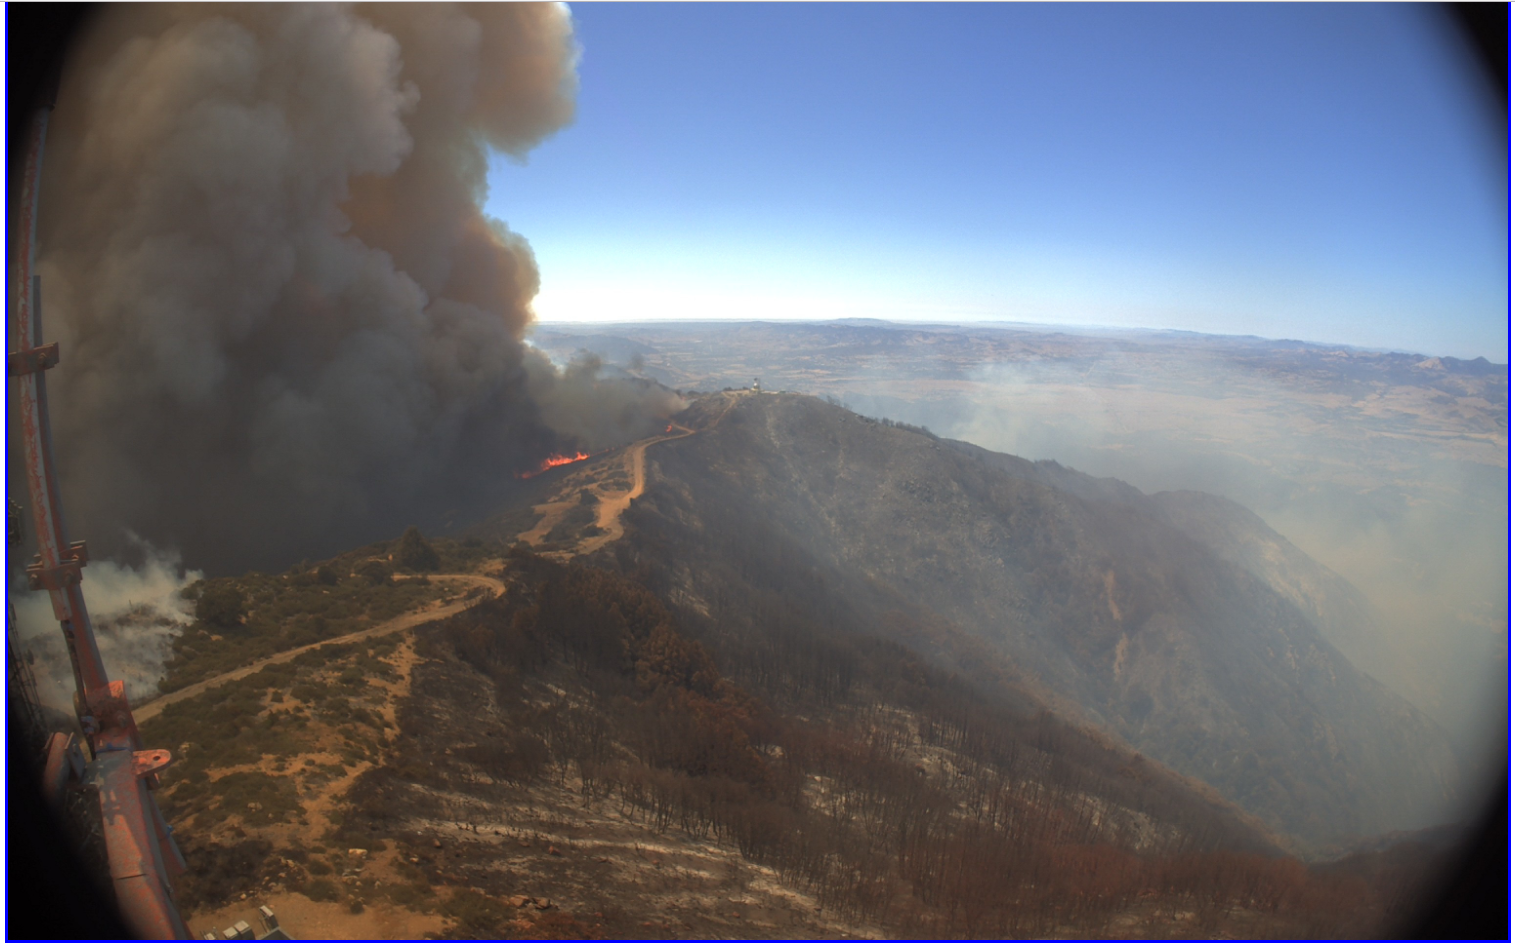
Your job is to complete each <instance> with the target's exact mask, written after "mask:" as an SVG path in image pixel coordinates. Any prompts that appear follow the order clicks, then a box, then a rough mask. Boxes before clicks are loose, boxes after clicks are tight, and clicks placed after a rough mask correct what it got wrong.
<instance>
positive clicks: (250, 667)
mask: <svg viewBox="0 0 1515 949" xmlns="http://www.w3.org/2000/svg"><path fill="white" fill-rule="evenodd" d="M396 576H399V575H398V574H397V575H396ZM429 576H430V577H431V579H433V580H467V581H471V582H473V583H475V584H477V585H480V586H484V587H486V588H488V589H489V590H491V591H492V592H493V593H494V594H495V595H496V596H498V595H499V594H501V593H503V592H505V583H504V582H503V581H501V580H499V579H497V578H495V577H486V576H483V575H481V574H472V573H433V574H429ZM478 599H479V598H477V597H469V598H466V599H459V600H456V601H454V602H452V603H447V604H444V605H439V606H431V607H427V608H425V609H421V610H417V611H415V612H413V613H406V614H405V615H403V616H396V617H395V618H394V619H391V620H385V621H384V622H382V623H379V624H377V625H375V626H370V627H368V628H367V629H360V630H356V631H355V632H351V633H343V634H342V635H340V636H333V637H332V638H330V639H323V640H321V641H320V642H315V643H307V644H306V645H304V646H297V647H296V648H294V649H286V650H284V651H283V652H280V653H275V654H274V655H272V656H268V657H267V658H264V659H259V660H257V661H256V662H251V663H248V664H247V665H245V666H241V667H240V668H237V669H233V670H232V671H230V672H223V673H221V674H220V675H218V676H211V677H210V678H209V679H205V680H203V681H200V682H196V683H195V684H194V685H187V686H185V687H184V688H182V689H178V690H176V691H173V692H170V693H168V694H167V695H160V696H158V697H157V698H155V699H153V700H152V701H151V702H146V703H144V704H142V705H140V706H138V707H137V708H134V709H132V717H133V718H135V719H136V720H137V724H139V725H140V724H141V723H143V722H145V721H147V720H148V719H151V718H153V717H154V716H156V715H157V714H158V713H159V712H161V711H163V710H164V709H165V708H167V707H168V706H170V705H172V704H173V703H175V702H179V701H182V700H184V699H188V698H193V697H194V696H196V695H200V694H201V693H203V692H205V691H207V690H209V689H215V688H219V687H220V686H223V685H225V684H226V683H228V682H234V681H236V680H237V679H240V678H242V677H243V676H249V675H252V674H253V673H254V672H257V671H258V670H259V669H262V668H263V667H264V666H267V665H270V664H272V663H276V662H287V661H289V660H290V659H293V658H294V657H296V656H298V655H300V654H301V653H303V652H308V651H310V650H312V649H316V648H319V647H321V646H327V645H330V644H332V643H352V642H357V641H359V640H362V639H370V638H372V637H374V636H383V635H385V634H386V633H394V632H398V631H400V630H402V629H410V628H412V627H415V626H420V625H421V624H422V623H429V622H431V621H432V620H439V619H445V618H446V617H448V616H451V615H453V614H454V613H461V612H462V611H463V610H465V609H467V608H468V607H470V606H472V605H473V604H474V603H476V602H478Z"/></svg>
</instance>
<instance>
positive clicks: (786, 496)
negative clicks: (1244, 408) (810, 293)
mask: <svg viewBox="0 0 1515 949" xmlns="http://www.w3.org/2000/svg"><path fill="white" fill-rule="evenodd" d="M733 403H734V404H733ZM682 421H683V422H684V424H687V425H689V426H690V427H691V428H694V429H697V430H699V431H698V432H697V434H695V435H693V436H691V437H689V438H685V439H680V440H678V441H672V442H668V443H666V444H663V445H659V446H656V447H654V448H653V449H650V450H649V451H648V452H647V456H646V460H647V465H648V468H649V488H648V491H647V494H646V495H645V496H644V497H643V498H642V499H640V500H639V501H638V502H637V504H636V505H634V506H633V508H632V510H631V512H629V514H628V517H629V518H630V521H631V523H632V524H633V525H635V528H636V531H635V532H634V536H633V537H632V543H633V544H634V543H635V542H636V535H638V534H639V535H640V536H641V537H643V538H649V537H656V538H658V541H657V547H656V552H655V553H656V557H658V558H663V559H664V560H665V561H666V563H665V564H664V567H665V569H666V570H668V571H669V573H670V575H678V576H680V577H681V578H682V580H681V581H680V582H681V583H682V584H683V587H684V590H683V594H684V595H685V596H687V597H689V598H690V599H691V600H692V601H698V602H701V603H704V604H706V605H707V606H706V609H711V608H714V609H715V610H716V612H717V613H719V607H718V606H716V607H711V606H710V604H718V603H719V601H720V600H721V598H722V596H723V591H722V590H721V589H720V588H719V586H718V584H717V579H716V575H715V574H714V573H713V572H712V571H711V569H710V566H709V565H710V563H711V562H712V561H713V560H718V559H720V558H728V559H730V558H738V559H741V560H742V561H743V562H744V563H745V564H746V566H745V567H744V570H745V571H746V574H747V575H753V574H761V573H763V572H764V571H769V572H774V573H788V574H794V573H795V572H796V571H800V572H808V574H809V575H810V576H811V577H813V590H812V594H811V595H812V596H814V597H815V598H816V602H817V604H818V605H817V606H816V609H818V610H821V611H825V610H827V609H833V610H834V609H836V608H838V607H837V606H836V604H835V601H837V600H838V598H839V597H841V598H845V597H846V596H850V597H851V598H852V600H853V601H858V600H867V599H868V598H870V597H874V598H877V597H883V598H885V599H887V598H891V597H892V598H893V599H895V600H897V601H898V602H900V603H904V604H911V605H914V606H916V607H919V608H923V609H924V610H926V611H928V612H929V613H931V614H935V615H936V616H938V617H940V618H941V619H942V620H943V621H945V626H944V629H945V630H946V631H945V632H941V633H939V634H938V636H937V639H938V640H941V641H943V642H948V643H949V646H944V647H943V649H944V650H945V651H944V652H943V653H942V655H949V654H955V655H957V656H959V657H960V658H961V657H963V656H966V655H969V654H970V653H971V652H972V650H973V649H975V648H976V649H979V650H983V651H985V652H984V654H985V655H986V656H988V657H990V659H991V661H1000V662H1002V663H1003V664H1005V665H1006V666H1007V667H1008V668H1009V669H1010V670H1011V674H1013V675H1016V676H1019V677H1021V678H1022V679H1024V680H1027V681H1028V682H1029V683H1031V685H1032V686H1033V687H1035V688H1037V689H1040V690H1042V691H1043V692H1045V693H1047V694H1050V695H1052V696H1056V697H1057V698H1059V699H1061V700H1062V701H1063V702H1065V703H1068V704H1069V705H1071V706H1072V707H1074V708H1076V709H1077V710H1079V711H1080V712H1081V713H1082V715H1083V716H1084V718H1085V719H1086V720H1087V721H1089V722H1091V723H1093V724H1095V725H1097V726H1098V727H1101V728H1103V729H1106V730H1108V731H1109V732H1112V733H1113V734H1115V735H1117V736H1119V737H1120V738H1121V739H1124V740H1125V741H1127V742H1129V743H1130V744H1131V745H1133V746H1134V747H1136V748H1137V749H1139V750H1141V751H1142V752H1143V753H1145V754H1148V755H1151V756H1152V757H1154V758H1156V759H1158V760H1160V761H1162V762H1164V763H1165V764H1167V765H1169V766H1171V767H1173V768H1175V769H1177V770H1178V771H1180V772H1182V773H1185V774H1189V775H1192V776H1194V777H1196V778H1198V779H1200V780H1202V781H1205V782H1207V783H1209V784H1210V785H1212V786H1214V787H1215V788H1217V789H1219V790H1220V791H1221V792H1222V793H1224V794H1225V795H1226V796H1227V797H1228V798H1230V799H1231V800H1233V801H1235V802H1236V803H1238V804H1240V805H1241V806H1243V807H1244V808H1246V809H1247V810H1248V811H1249V812H1251V813H1253V814H1255V815H1256V816H1258V817H1259V818H1261V819H1262V820H1263V821H1265V822H1266V823H1267V824H1268V825H1269V826H1271V827H1273V828H1275V829H1276V830H1279V831H1281V832H1283V833H1285V834H1288V835H1290V836H1292V837H1293V838H1294V839H1295V840H1296V842H1297V843H1298V844H1299V845H1300V846H1301V847H1302V848H1303V849H1309V848H1311V847H1315V846H1323V845H1327V844H1330V843H1331V842H1334V841H1340V840H1342V839H1344V838H1350V837H1354V836H1358V835H1363V834H1372V833H1381V832H1384V831H1388V830H1392V829H1402V828H1408V827H1416V826H1424V825H1427V824H1431V823H1436V822H1438V821H1439V820H1443V819H1445V817H1446V815H1447V813H1448V808H1449V807H1450V806H1452V804H1453V803H1454V801H1455V798H1456V794H1457V785H1458V781H1459V777H1458V769H1457V764H1456V761H1455V759H1454V757H1453V755H1452V753H1451V751H1450V749H1449V747H1448V744H1447V742H1446V740H1445V737H1444V736H1443V735H1442V734H1441V733H1440V732H1439V731H1438V729H1437V728H1436V727H1435V726H1434V725H1433V724H1432V723H1431V722H1430V721H1429V720H1428V719H1427V718H1426V717H1425V716H1424V715H1422V714H1421V713H1420V712H1418V711H1417V710H1416V709H1415V708H1414V707H1413V706H1412V705H1410V704H1409V703H1408V702H1406V701H1404V700H1403V699H1401V698H1400V697H1399V696H1397V695H1395V694H1394V693H1392V692H1391V691H1389V690H1388V689H1386V688H1385V687H1383V686H1382V685H1380V684H1379V683H1378V682H1376V681H1374V680H1373V679H1371V678H1369V677H1368V676H1365V675H1364V674H1362V673H1361V672H1359V671H1358V670H1357V669H1355V668H1354V667H1353V666H1352V664H1351V663H1350V662H1349V661H1348V660H1347V659H1346V658H1345V657H1344V656H1343V655H1342V653H1341V652H1340V651H1339V650H1338V649H1337V648H1335V647H1334V646H1333V645H1331V643H1330V642H1328V641H1327V640H1326V639H1325V638H1324V637H1323V636H1322V635H1321V632H1320V631H1319V630H1318V629H1317V627H1316V624H1315V622H1313V621H1312V617H1311V616H1309V615H1307V614H1306V613H1305V612H1303V611H1302V610H1301V609H1300V606H1299V604H1298V603H1297V602H1293V601H1291V600H1290V599H1289V598H1287V597H1285V596H1283V595H1281V594H1280V593H1279V592H1278V591H1277V590H1275V589H1274V588H1273V587H1271V586H1269V584H1268V583H1266V582H1264V581H1263V580H1261V579H1259V578H1258V577H1257V576H1256V575H1254V574H1253V573H1252V572H1250V571H1249V570H1247V569H1245V568H1243V567H1242V566H1240V565H1238V564H1236V563H1233V562H1231V561H1230V560H1228V559H1226V558H1225V557H1222V556H1219V555H1217V554H1216V553H1215V551H1214V550H1213V549H1211V548H1210V547H1209V546H1206V544H1204V543H1202V542H1201V541H1199V540H1196V539H1195V538H1194V537H1192V536H1190V535H1189V534H1187V533H1185V532H1184V531H1183V530H1181V529H1180V528H1179V527H1178V526H1176V525H1175V523H1174V522H1173V520H1172V519H1171V518H1170V516H1169V513H1168V511H1167V510H1166V509H1165V506H1164V505H1163V503H1161V502H1159V501H1154V500H1153V499H1151V498H1148V497H1146V496H1145V495H1143V494H1141V492H1139V491H1137V490H1136V489H1134V488H1131V487H1130V486H1127V485H1123V484H1121V483H1120V482H1116V481H1111V480H1108V479H1105V480H1099V479H1093V478H1089V477H1087V476H1084V475H1081V474H1079V473H1077V472H1072V471H1069V470H1068V469H1064V468H1061V467H1060V466H1057V465H1055V464H1051V463H1045V462H1043V463H1035V464H1033V463H1031V462H1027V461H1025V460H1023V459H1018V458H1013V457H1011V456H1006V455H997V454H994V453H990V452H985V451H983V450H981V449H975V448H973V447H972V446H966V445H962V444H960V443H951V442H946V441H943V440H940V439H936V438H933V437H931V436H929V435H928V434H923V433H921V432H919V431H914V430H909V429H906V428H902V427H898V426H891V425H888V424H886V423H880V422H876V421H871V420H867V419H864V418H862V417H859V416H857V415H855V414H853V413H851V412H849V411H846V410H845V409H842V408H840V407H838V406H835V405H829V404H827V403H825V402H822V401H820V400H817V399H813V398H807V397H802V396H789V395H741V396H735V395H731V394H727V395H724V396H717V397H713V398H711V399H710V400H706V401H704V402H699V403H696V404H695V405H694V406H693V407H692V408H691V409H690V410H689V412H688V413H687V414H686V416H685V417H683V418H682ZM706 426H708V427H706ZM701 429H703V430H701ZM1301 556H1302V555H1301ZM778 560H782V561H783V562H782V563H779V562H776V561H778ZM868 589H872V590H874V591H876V592H874V593H869V592H866V591H867V590H868ZM846 590H851V591H852V592H851V593H850V594H844V591H846ZM877 591H882V592H877ZM789 592H790V593H791V594H792V593H794V591H793V590H791V591H789ZM827 601H832V602H831V605H829V606H828V605H827ZM1315 618H1316V619H1318V617H1315Z"/></svg>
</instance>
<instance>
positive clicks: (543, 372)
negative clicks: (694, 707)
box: [39, 4, 677, 572]
mask: <svg viewBox="0 0 1515 949" xmlns="http://www.w3.org/2000/svg"><path fill="white" fill-rule="evenodd" d="M576 64H577V47H576V44H575V41H574V37H573V26H572V21H571V19H570V17H569V14H568V11H567V9H566V8H564V7H562V6H557V5H522V6H455V5H449V4H437V5H432V4H428V5H425V6H424V7H420V6H404V5H389V4H379V5H373V6H363V5H360V6H356V7H346V6H325V5H322V6H305V5H268V6H223V5H208V6H193V5H189V6H177V5H176V6H163V7H158V6H150V7H136V6H132V7H123V8H114V9H110V10H108V11H107V12H106V13H104V14H103V15H102V16H101V18H100V19H99V20H98V21H96V22H95V23H94V24H93V25H92V28H91V30H90V31H89V33H88V35H87V36H86V37H85V38H84V39H83V40H82V41H81V43H80V44H79V45H78V46H77V47H76V48H75V49H74V50H73V52H72V54H71V58H70V62H69V64H68V67H67V68H66V70H65V72H64V77H63V82H62V86H61V89H60V93H59V98H58V104H57V109H56V111H55V112H54V117H53V124H52V126H51V129H50V131H49V138H48V140H47V150H46V153H45V157H44V164H43V169H44V170H43V191H42V196H41V226H40V232H39V244H40V255H41V259H40V264H39V269H40V273H41V274H42V278H43V287H44V323H45V327H46V329H45V332H46V333H47V335H48V336H49V338H54V339H57V340H58V341H59V342H60V344H61V348H62V354H63V366H62V368H61V369H60V370H59V371H58V372H57V373H55V374H54V375H55V376H56V378H55V379H51V380H50V382H51V383H52V385H53V399H54V403H53V412H54V428H55V432H56V436H55V437H56V440H57V448H58V452H59V470H60V473H61V477H62V479H63V495H64V502H65V506H66V509H67V511H68V513H69V516H70V521H71V530H72V531H73V532H74V533H76V534H79V535H81V536H87V537H89V539H90V541H91V545H92V547H96V548H99V549H101V550H102V551H103V552H107V553H109V552H111V551H112V550H120V549H122V544H123V539H124V538H125V536H126V532H127V531H137V532H139V533H142V534H143V535H145V536H147V537H149V538H150V539H151V540H152V541H153V542H154V543H158V544H162V545H165V546H172V547H175V548H177V549H179V550H182V551H183V554H184V556H185V558H186V561H187V562H188V563H190V564H193V565H196V566H203V567H204V568H206V569H208V570H210V571H211V572H225V571H228V570H236V569H245V568H247V567H250V566H256V567H262V568H265V569H268V568H280V567H283V566H285V565H287V563H288V562H290V561H292V560H294V559H298V558H299V557H302V556H310V555H321V554H325V553H329V552H334V551H336V550H339V549H342V548H343V547H345V546H351V545H352V544H354V543H359V542H363V541H366V540H372V539H374V538H376V537H381V536H392V535H394V534H396V533H398V532H399V531H400V530H401V529H403V527H404V526H405V525H406V524H407V523H413V522H414V523H420V524H422V525H423V526H430V527H433V528H437V527H441V526H443V525H444V524H445V523H447V522H449V521H450V520H451V519H452V518H453V517H454V516H457V515H458V514H459V512H463V511H467V510H470V509H471V508H473V507H475V506H477V505H482V504H488V503H491V502H493V501H494V500H496V499H497V497H496V496H497V493H498V492H499V491H500V490H504V488H505V486H507V485H508V483H509V482H510V481H512V480H514V479H513V477H512V476H513V475H514V474H515V473H516V472H518V471H521V470H526V469H529V468H531V467H533V466H534V465H535V463H536V462H537V461H538V460H539V459H540V458H542V457H544V456H545V455H547V454H549V453H551V452H554V451H559V450H562V449H565V448H568V447H582V448H587V449H589V450H594V449H595V448H599V447H604V446H605V445H606V444H609V443H611V442H615V441H622V440H625V439H626V438H630V437H635V436H637V435H639V434H642V433H643V432H644V431H650V430H653V429H654V428H655V427H660V425H659V423H658V422H657V421H656V419H655V418H651V416H655V415H661V414H666V413H667V412H668V411H671V410H673V409H674V408H676V403H677V399H676V398H675V397H673V396H672V394H671V393H668V392H666V391H664V390H661V389H658V388H655V387H648V386H646V385H637V384H634V383H629V382H626V381H617V380H607V379H601V378H598V377H597V375H596V373H595V372H594V370H593V367H591V366H587V365H581V366H578V367H576V368H574V369H572V370H570V371H569V372H567V373H566V374H565V373H561V372H558V371H557V370H555V369H554V368H553V367H552V365H551V363H550V362H549V361H548V360H547V359H546V358H545V357H542V356H540V355H539V354H533V353H531V352H530V351H529V350H528V349H527V348H526V347H525V346H523V345H522V343H521V337H522V334H523V332H524V331H525V329H526V327H527V325H528V324H529V323H530V321H531V320H532V311H531V301H532V298H533V297H534V295H535V294H536V292H537V289H538V282H539V277H538V272H537V267H536V263H535V261H534V259H533V256H532V252H531V248H530V247H529V245H528V244H527V243H526V241H525V239H524V238H522V237H521V236H519V235H517V234H514V233H512V232H511V231H510V230H509V228H508V227H507V226H506V224H505V223H504V222H502V221H499V220H494V219H491V218H489V217H487V216H485V215H484V214H483V212H482V211H481V210H480V207H481V204H482V201H483V199H484V197H485V191H486V183H485V172H486V168H487V156H488V151H489V150H490V149H494V150H498V151H502V152H505V153H508V154H509V155H512V156H516V157H518V158H519V157H524V156H525V155H526V154H527V152H528V151H529V150H530V149H531V148H532V146H533V145H535V144H536V143H538V142H540V141H541V140H542V139H543V138H545V137H546V136H549V135H551V134H552V133H553V132H555V131H556V130H558V129H560V128H562V127H563V126H565V125H566V124H567V123H569V122H570V121H571V120H572V118H573V114H574V96H575V91H576V87H577V77H576V73H575V69H576Z"/></svg>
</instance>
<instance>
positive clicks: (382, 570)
mask: <svg viewBox="0 0 1515 949" xmlns="http://www.w3.org/2000/svg"><path fill="white" fill-rule="evenodd" d="M356 573H357V575H358V576H360V577H362V578H364V579H365V580H367V581H368V582H369V584H370V585H371V586H379V585H380V584H384V583H388V582H390V579H391V574H392V573H393V571H391V570H390V569H389V565H388V564H386V563H383V562H381V561H378V560H365V561H364V562H363V564H362V565H361V566H359V567H358V569H357V571H356Z"/></svg>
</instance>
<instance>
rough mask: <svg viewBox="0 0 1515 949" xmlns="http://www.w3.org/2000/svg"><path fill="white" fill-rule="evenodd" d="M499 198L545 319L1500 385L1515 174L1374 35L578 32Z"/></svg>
mask: <svg viewBox="0 0 1515 949" xmlns="http://www.w3.org/2000/svg"><path fill="white" fill-rule="evenodd" d="M572 9H573V15H574V19H575V22H576V28H577V33H578V39H579V42H580V44H581V45H582V61H581V63H580V70H579V75H580V92H579V105H578V117H577V119H576V121H575V122H574V124H573V125H571V126H569V127H567V128H566V129H564V130H563V131H561V132H559V133H558V134H557V135H556V136H554V137H553V138H552V139H550V140H549V141H547V142H546V143H544V144H543V145H541V146H539V147H538V148H537V149H536V150H535V151H534V152H532V154H531V155H530V156H529V159H528V161H527V162H526V163H525V164H522V163H519V162H516V161H513V160H511V159H508V158H506V157H504V156H500V157H499V158H498V159H497V160H496V161H495V162H494V163H493V164H492V167H491V173H490V195H489V200H488V205H487V208H488V211H489V212H490V213H491V214H493V215H494V216H496V217H499V218H501V219H503V220H504V221H506V222H507V223H508V224H509V226H510V227H511V229H512V230H515V231H517V232H519V233H521V234H523V235H524V236H525V237H526V238H527V239H528V240H529V241H530V242H531V244H532V246H533V247H534V248H535V250H536V254H537V259H538V262H539V265H540V267H541V271H542V292H541V294H540V296H539V297H538V301H537V312H538V314H539V316H540V317H541V318H542V319H544V320H644V319H656V318H683V319H690V318H704V319H709V318H746V319H751V318H763V319H786V318H787V319H826V318H837V317H878V318H882V319H894V320H947V321H954V322H961V321H971V320H1014V321H1026V322H1037V323H1076V324H1095V325H1113V326H1150V327H1163V328H1176V329H1188V330H1196V331H1202V332H1216V333H1250V334H1257V335H1262V336H1270V337H1288V338H1297V339H1309V340H1316V341H1323V342H1340V343H1348V344H1352V345H1359V346H1370V347H1392V348H1398V349H1410V350H1416V351H1420V352H1426V353H1431V354H1435V355H1451V356H1460V357H1465V358H1466V357H1472V356H1479V355H1481V356H1486V357H1488V358H1490V359H1493V360H1495V361H1499V362H1503V361H1505V359H1506V352H1507V347H1508V317H1507V314H1508V299H1509V297H1508V280H1507V273H1508V269H1507V265H1508V261H1509V250H1508V239H1507V234H1508V207H1509V199H1508V187H1507V181H1508V178H1507V172H1508V159H1507V157H1506V152H1505V150H1504V146H1503V143H1501V142H1500V141H1499V134H1498V133H1496V132H1492V131H1491V130H1490V129H1489V128H1488V126H1487V124H1486V120H1485V118H1484V115H1483V113H1482V112H1480V111H1479V110H1480V108H1481V106H1482V100H1480V98H1479V94H1480V93H1481V90H1480V89H1479V87H1478V86H1477V85H1476V82H1477V80H1476V78H1475V77H1474V76H1473V75H1472V74H1471V73H1470V72H1468V67H1467V65H1466V64H1465V62H1464V61H1463V60H1461V59H1460V58H1459V55H1458V51H1457V48H1456V47H1455V46H1454V45H1453V43H1454V42H1456V41H1455V39H1454V37H1453V35H1452V34H1450V33H1443V32H1441V31H1439V30H1438V29H1437V28H1436V27H1437V26H1438V24H1437V23H1435V22H1433V21H1431V20H1429V19H1428V18H1427V14H1426V12H1425V11H1424V10H1422V9H1420V8H1417V7H1411V6H1405V5H1391V6H1378V5H1367V4H1344V5H1315V4H1303V5H1293V4H1263V5H1230V4H1225V5H1216V6H1210V5H1197V4H1178V5H1172V6H1145V5H1134V4H1131V5H1128V4H1116V5H1108V6H1107V5H1092V4H1053V5H1046V6H1043V5H1032V4H1009V5H999V4H963V5H956V4H924V5H914V4H887V5H871V4H841V5H831V4H804V3H801V4H780V5H763V4H708V5H707V4H661V5H641V4H615V3H611V4H581V5H575V6H573V8H572Z"/></svg>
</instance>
